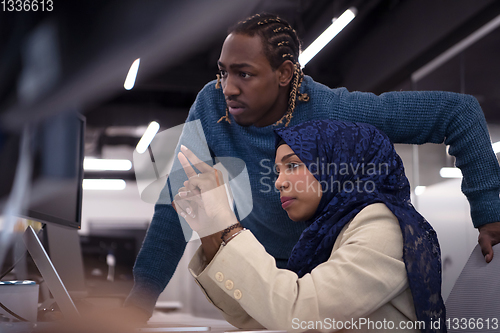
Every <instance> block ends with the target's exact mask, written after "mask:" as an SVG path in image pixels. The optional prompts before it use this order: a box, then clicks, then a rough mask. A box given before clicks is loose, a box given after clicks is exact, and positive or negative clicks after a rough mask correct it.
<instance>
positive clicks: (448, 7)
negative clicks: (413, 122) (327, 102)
mask: <svg viewBox="0 0 500 333" xmlns="http://www.w3.org/2000/svg"><path fill="white" fill-rule="evenodd" d="M497 7H498V1H494V0H489V1H487V0H484V1H469V0H446V1H431V0H424V1H422V0H419V1H402V2H400V3H399V4H398V5H397V6H395V7H394V8H393V10H392V12H390V13H388V15H385V17H384V20H382V21H380V22H379V24H378V25H376V26H375V27H374V28H373V29H372V30H371V31H369V32H367V33H366V35H365V36H364V37H363V38H361V39H360V40H355V41H352V42H353V43H356V46H355V47H354V48H353V50H352V51H351V52H350V53H349V54H347V55H346V57H345V59H346V60H345V61H344V62H343V63H342V64H339V65H341V68H342V70H341V73H342V77H343V85H344V86H346V87H347V88H348V89H350V90H362V91H373V92H376V93H380V92H383V91H385V90H386V89H390V88H391V87H390V86H391V85H392V87H394V86H395V85H396V84H397V83H398V82H396V81H398V79H402V78H403V77H404V75H407V73H408V72H411V71H414V70H416V69H418V68H419V67H420V66H422V65H423V64H424V63H425V59H426V58H429V57H430V56H432V53H433V52H436V48H437V47H443V46H446V45H445V44H446V43H445V42H447V43H448V44H449V43H450V42H449V40H452V39H453V37H452V36H453V34H454V33H457V31H458V32H459V33H460V34H464V33H466V32H467V31H470V30H471V29H472V28H473V26H474V25H476V24H477V21H481V22H483V24H484V23H486V20H487V18H488V16H491V14H492V12H493V10H495V11H497V10H498V9H497ZM477 18H479V19H477ZM467 23H469V25H467ZM470 32H472V31H470ZM455 38H456V37H455ZM450 46H451V45H450ZM438 51H439V50H438ZM443 51H444V50H443ZM429 52H430V53H429ZM422 62H423V63H422Z"/></svg>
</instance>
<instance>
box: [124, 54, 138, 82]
mask: <svg viewBox="0 0 500 333" xmlns="http://www.w3.org/2000/svg"><path fill="white" fill-rule="evenodd" d="M140 63H141V58H138V59H136V60H135V61H134V62H133V63H132V66H130V69H129V70H128V74H127V78H126V79H125V83H124V84H123V87H124V88H125V89H127V90H130V89H132V88H133V87H134V85H135V79H136V77H137V72H138V71H139V64H140Z"/></svg>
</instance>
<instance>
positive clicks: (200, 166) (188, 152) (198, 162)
mask: <svg viewBox="0 0 500 333" xmlns="http://www.w3.org/2000/svg"><path fill="white" fill-rule="evenodd" d="M181 151H182V153H183V154H184V155H185V156H186V158H187V159H188V160H189V161H190V162H191V163H192V164H193V165H194V166H195V167H196V169H198V170H200V171H201V172H202V173H203V172H212V171H213V168H212V167H211V166H210V165H208V164H207V163H205V162H203V161H202V160H200V159H199V158H198V157H197V156H196V155H195V154H194V153H193V152H192V151H191V150H189V149H188V148H187V147H186V146H184V145H181ZM191 169H193V168H191Z"/></svg>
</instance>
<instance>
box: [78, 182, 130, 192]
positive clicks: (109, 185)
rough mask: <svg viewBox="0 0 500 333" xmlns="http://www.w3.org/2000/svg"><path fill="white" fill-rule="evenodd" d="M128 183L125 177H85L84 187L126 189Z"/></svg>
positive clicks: (113, 189)
mask: <svg viewBox="0 0 500 333" xmlns="http://www.w3.org/2000/svg"><path fill="white" fill-rule="evenodd" d="M126 186H127V184H126V183H125V181H124V180H123V179H84V180H83V183H82V187H83V189H84V190H108V191H119V190H124V189H125V187H126Z"/></svg>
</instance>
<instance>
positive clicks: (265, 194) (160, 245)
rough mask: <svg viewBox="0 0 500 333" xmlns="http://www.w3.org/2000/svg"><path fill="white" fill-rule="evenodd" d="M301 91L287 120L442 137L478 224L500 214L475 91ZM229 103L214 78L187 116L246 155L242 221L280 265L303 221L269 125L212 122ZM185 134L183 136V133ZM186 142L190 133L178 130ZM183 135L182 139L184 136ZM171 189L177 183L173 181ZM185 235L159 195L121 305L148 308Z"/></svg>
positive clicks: (214, 141)
mask: <svg viewBox="0 0 500 333" xmlns="http://www.w3.org/2000/svg"><path fill="white" fill-rule="evenodd" d="M301 92H305V93H307V94H308V95H309V96H310V100H309V101H308V102H297V108H296V110H295V112H294V114H293V118H292V121H291V123H290V125H295V124H298V123H301V122H304V121H308V120H313V119H327V118H330V119H338V120H346V121H353V122H363V123H369V124H372V125H375V126H377V127H378V128H379V129H381V130H382V131H384V132H385V133H387V135H388V136H389V138H390V139H391V140H392V141H393V142H395V143H411V144H423V143H427V142H431V143H443V142H444V143H445V144H447V145H450V150H449V152H450V154H451V155H454V156H455V157H456V165H457V167H459V168H461V170H462V173H463V175H464V178H463V182H462V190H463V192H464V193H465V195H466V196H467V198H468V200H469V203H470V206H471V215H472V219H473V221H474V225H475V226H476V227H478V226H480V225H483V224H486V223H490V222H497V221H500V199H499V190H500V167H499V165H498V162H497V159H496V156H495V154H494V153H493V150H492V148H491V142H490V137H489V134H488V130H487V127H486V121H485V119H484V115H483V112H482V110H481V108H480V106H479V103H478V102H477V100H476V99H475V98H473V97H472V96H468V95H462V94H456V93H449V92H436V91H432V92H428V91H417V92H389V93H384V94H381V95H379V96H377V95H374V94H372V93H362V92H349V91H347V90H346V89H345V88H338V89H330V88H328V87H326V86H324V85H322V84H319V83H317V82H314V81H313V80H312V79H311V78H310V77H307V76H306V77H305V79H304V81H303V83H302V87H301ZM225 109H226V103H225V100H224V95H223V93H222V90H221V89H215V82H210V83H208V84H207V85H206V86H205V87H204V88H203V89H202V90H201V92H200V93H199V94H198V96H197V98H196V101H195V102H194V104H193V106H192V107H191V110H190V112H189V116H188V119H187V121H191V120H195V119H199V120H200V121H201V124H202V126H203V132H204V135H205V138H206V141H207V143H208V146H209V147H210V149H211V150H212V151H213V153H214V155H215V156H218V157H237V158H240V159H242V160H243V161H245V163H246V167H247V170H248V173H249V176H250V183H251V187H252V196H253V198H252V199H253V206H254V209H253V210H252V212H251V214H250V215H249V216H247V217H246V218H244V219H243V220H242V221H241V222H242V224H243V225H244V226H245V227H246V228H248V229H250V230H252V232H253V234H254V235H255V236H256V237H257V239H258V240H259V241H260V242H261V243H262V244H263V245H264V246H265V248H266V250H267V252H268V253H269V254H271V255H272V256H274V257H275V258H276V261H277V264H278V266H281V267H283V265H284V264H285V263H286V260H287V259H288V256H289V254H290V251H291V249H292V247H293V245H294V244H295V243H296V242H297V240H298V237H299V235H300V234H301V232H302V230H303V228H304V224H302V223H297V222H292V221H291V220H289V219H288V216H287V214H286V212H285V211H284V210H283V209H282V208H281V204H280V200H279V193H277V192H276V191H274V190H271V189H272V188H271V187H273V186H274V184H273V182H272V180H271V176H272V175H270V174H269V168H270V167H272V165H273V162H274V148H275V146H274V145H275V136H274V132H273V129H274V128H276V127H275V126H274V125H271V126H267V127H260V128H258V127H254V126H249V127H242V126H239V125H238V124H236V123H235V122H234V121H232V122H231V124H229V123H228V122H225V121H224V122H220V123H217V121H218V120H219V118H220V117H222V116H223V115H225ZM181 140H182V139H181ZM183 140H187V141H184V144H185V145H186V146H188V147H189V138H185V137H184V138H183ZM186 142H187V143H186ZM172 190H173V192H174V193H176V192H177V191H176V190H177V189H176V188H172ZM185 246H186V242H185V240H184V236H183V233H182V229H181V226H180V223H179V219H178V217H177V214H176V212H175V211H174V209H173V208H172V206H171V205H170V204H163V203H157V205H156V206H155V213H154V216H153V220H152V222H151V225H150V228H149V231H148V233H147V236H146V239H145V242H144V244H143V246H142V249H141V251H140V253H139V255H138V257H137V261H136V263H135V267H134V278H135V284H134V288H133V289H132V292H131V293H130V295H129V297H128V299H127V301H126V305H130V304H133V305H136V306H139V307H140V308H143V309H144V310H145V311H147V312H150V313H152V311H153V308H154V304H155V302H156V300H157V298H158V296H159V294H160V293H161V292H162V291H163V289H164V288H165V287H166V285H167V283H168V282H169V280H170V278H171V277H172V275H173V273H174V271H175V269H176V267H177V264H178V262H179V260H180V258H181V256H182V254H183V252H184V249H185Z"/></svg>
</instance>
